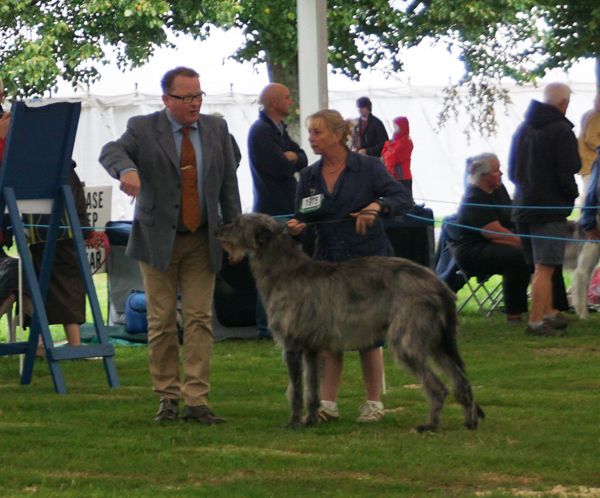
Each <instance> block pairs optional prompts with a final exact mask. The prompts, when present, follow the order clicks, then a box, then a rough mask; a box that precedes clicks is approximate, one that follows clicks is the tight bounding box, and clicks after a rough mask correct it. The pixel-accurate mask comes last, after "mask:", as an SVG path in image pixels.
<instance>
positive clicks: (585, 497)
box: [475, 484, 600, 498]
mask: <svg viewBox="0 0 600 498" xmlns="http://www.w3.org/2000/svg"><path fill="white" fill-rule="evenodd" d="M498 491H500V492H501V493H505V494H506V495H507V496H524V497H527V498H530V497H531V498H543V497H545V496H558V497H560V498H600V488H587V487H585V486H577V487H571V488H566V487H564V486H561V485H560V484H559V485H558V486H554V487H553V488H552V489H548V490H546V491H533V490H531V489H519V488H512V489H507V490H504V491H503V490H494V491H479V492H476V493H475V494H476V495H477V496H488V495H491V494H492V493H498Z"/></svg>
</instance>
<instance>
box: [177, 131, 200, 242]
mask: <svg viewBox="0 0 600 498" xmlns="http://www.w3.org/2000/svg"><path fill="white" fill-rule="evenodd" d="M191 129H192V127H191V126H184V127H183V128H181V133H183V140H182V141H181V184H182V186H183V191H182V193H181V209H182V217H183V224H184V225H185V226H186V227H187V228H188V229H189V230H190V232H195V231H196V230H198V227H199V226H200V199H199V197H198V173H197V170H196V153H195V152H194V146H193V145H192V141H191V140H190V136H189V135H190V130H191Z"/></svg>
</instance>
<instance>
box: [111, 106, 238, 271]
mask: <svg viewBox="0 0 600 498" xmlns="http://www.w3.org/2000/svg"><path fill="white" fill-rule="evenodd" d="M198 129H199V130H200V141H201V144H202V164H203V176H204V196H205V200H206V209H207V217H208V220H207V221H208V233H209V240H210V259H211V264H212V268H213V270H214V271H215V272H218V271H219V269H220V268H221V258H222V250H221V246H220V244H219V242H218V241H217V239H216V231H217V228H218V227H219V206H220V208H221V213H222V216H223V221H224V222H225V223H230V222H232V221H233V220H234V218H235V217H236V216H237V215H238V214H240V212H241V205H240V195H239V191H238V184H237V177H236V166H235V160H234V157H233V151H232V148H231V141H230V139H229V131H228V129H227V124H226V122H225V121H224V120H223V119H221V118H217V117H214V116H208V115H205V114H201V115H200V117H199V118H198ZM100 163H102V165H103V166H104V168H106V170H107V171H108V172H109V174H110V175H111V176H112V177H114V178H117V179H118V178H119V175H120V173H121V172H122V171H124V170H125V169H129V168H135V169H136V170H137V171H138V174H139V176H140V181H141V187H140V193H139V196H138V199H137V205H136V209H135V215H134V219H133V226H132V229H131V235H130V237H129V243H128V244H127V251H126V254H127V255H128V256H130V257H132V258H134V259H137V260H139V261H143V262H145V263H148V264H149V265H151V266H153V267H155V268H156V269H158V270H160V271H165V270H166V269H167V268H168V266H169V260H170V258H171V252H172V250H173V244H174V241H175V234H176V232H177V218H178V214H179V205H180V201H181V173H180V169H179V157H178V155H177V149H176V147H175V140H174V138H173V131H172V129H171V125H170V123H169V120H168V119H167V114H166V109H165V110H162V111H160V112H156V113H153V114H148V115H146V116H136V117H133V118H131V119H130V120H129V122H128V123H127V130H126V131H125V133H124V134H123V136H122V137H121V138H119V139H118V140H117V141H115V142H110V143H108V144H106V145H105V146H104V147H103V148H102V152H101V154H100Z"/></svg>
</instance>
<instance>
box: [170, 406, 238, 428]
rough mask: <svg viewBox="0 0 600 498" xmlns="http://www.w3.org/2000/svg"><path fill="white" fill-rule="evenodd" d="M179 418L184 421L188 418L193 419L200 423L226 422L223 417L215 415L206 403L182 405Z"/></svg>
mask: <svg viewBox="0 0 600 498" xmlns="http://www.w3.org/2000/svg"><path fill="white" fill-rule="evenodd" d="M181 418H182V419H183V420H185V421H186V422H187V421H188V420H193V421H194V422H198V423H200V424H224V423H225V422H227V420H225V419H224V418H220V417H217V416H215V414H214V413H213V412H211V411H210V409H209V408H208V406H206V405H200V406H188V405H186V406H184V407H183V411H182V412H181Z"/></svg>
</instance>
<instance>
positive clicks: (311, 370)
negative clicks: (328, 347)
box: [303, 351, 321, 427]
mask: <svg viewBox="0 0 600 498" xmlns="http://www.w3.org/2000/svg"><path fill="white" fill-rule="evenodd" d="M304 365H305V372H306V391H307V396H306V418H305V419H304V422H303V425H304V426H306V427H310V426H312V425H317V424H318V423H319V405H320V404H321V395H320V393H319V352H318V351H305V352H304Z"/></svg>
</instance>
